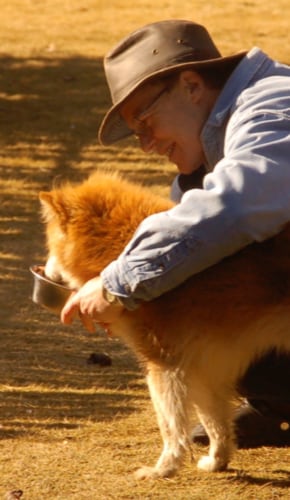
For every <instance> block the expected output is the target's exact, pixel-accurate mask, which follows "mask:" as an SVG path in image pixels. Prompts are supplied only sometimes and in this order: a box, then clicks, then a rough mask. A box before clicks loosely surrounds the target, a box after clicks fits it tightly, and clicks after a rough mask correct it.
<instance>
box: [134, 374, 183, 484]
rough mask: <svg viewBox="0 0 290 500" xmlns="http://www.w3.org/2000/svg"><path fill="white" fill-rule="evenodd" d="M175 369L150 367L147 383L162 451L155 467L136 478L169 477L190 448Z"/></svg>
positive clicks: (140, 471) (143, 468) (181, 383)
mask: <svg viewBox="0 0 290 500" xmlns="http://www.w3.org/2000/svg"><path fill="white" fill-rule="evenodd" d="M182 378H183V377H182V374H181V373H180V372H179V371H178V370H171V369H168V368H163V367H160V366H151V367H150V370H149V373H148V376H147V382H148V387H149V391H150V395H151V399H152V402H153V405H154V408H155V411H156V415H157V420H158V424H159V429H160V432H161V436H162V438H163V451H162V453H161V455H160V457H159V459H158V461H157V463H156V465H155V467H142V468H141V469H139V470H138V471H137V472H136V477H137V478H138V479H145V478H158V477H170V476H173V475H174V474H175V473H176V471H177V470H178V468H179V467H180V465H181V463H182V461H183V458H184V455H185V451H186V449H188V448H189V446H190V439H189V419H188V407H187V405H188V399H187V387H186V384H185V383H184V381H183V380H182Z"/></svg>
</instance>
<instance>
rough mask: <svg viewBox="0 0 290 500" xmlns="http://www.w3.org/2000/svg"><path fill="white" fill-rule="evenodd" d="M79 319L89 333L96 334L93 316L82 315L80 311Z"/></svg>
mask: <svg viewBox="0 0 290 500" xmlns="http://www.w3.org/2000/svg"><path fill="white" fill-rule="evenodd" d="M79 317H80V320H81V322H82V324H83V325H84V327H85V328H86V329H87V330H88V332H90V333H95V331H96V324H95V321H94V320H93V318H91V316H88V315H87V314H82V313H81V312H80V311H79Z"/></svg>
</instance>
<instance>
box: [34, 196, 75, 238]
mask: <svg viewBox="0 0 290 500" xmlns="http://www.w3.org/2000/svg"><path fill="white" fill-rule="evenodd" d="M39 200H40V204H41V214H42V217H43V219H44V221H45V222H46V223H48V222H51V221H53V220H58V222H59V224H60V226H61V228H62V229H63V230H64V229H65V227H66V225H67V222H68V219H69V212H68V208H67V207H66V204H65V201H64V200H63V199H62V198H61V197H60V196H59V195H58V193H57V192H55V191H40V193H39Z"/></svg>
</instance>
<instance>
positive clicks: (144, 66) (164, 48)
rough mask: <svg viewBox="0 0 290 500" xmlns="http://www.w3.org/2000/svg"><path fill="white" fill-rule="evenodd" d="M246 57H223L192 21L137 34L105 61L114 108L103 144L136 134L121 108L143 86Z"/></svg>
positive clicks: (103, 127) (102, 131) (103, 133)
mask: <svg viewBox="0 0 290 500" xmlns="http://www.w3.org/2000/svg"><path fill="white" fill-rule="evenodd" d="M243 54H245V52H244V53H239V54H235V55H231V56H227V57H222V55H221V54H220V52H219V50H218V49H217V47H216V46H215V44H214V42H213V40H212V39H211V37H210V35H209V33H208V32H207V30H206V29H205V28H204V27H203V26H201V25H200V24H196V23H193V22H190V21H183V20H168V21H160V22H156V23H152V24H148V25H146V26H144V27H143V28H140V29H138V30H137V31H134V32H133V33H131V34H130V35H129V36H128V37H126V38H124V39H123V40H122V41H121V42H120V43H119V44H118V45H117V46H116V47H114V48H113V50H112V51H111V52H109V53H108V54H107V56H106V57H105V58H104V69H105V74H106V78H107V82H108V85H109V89H110V92H111V98H112V104H113V105H112V107H111V108H110V109H109V111H108V112H107V114H106V115H105V117H104V119H103V122H102V124H101V126H100V129H99V140H100V142H101V143H102V144H104V145H109V144H112V143H114V142H116V141H118V140H120V139H124V138H125V137H127V136H129V135H131V134H132V130H130V129H129V128H128V126H127V125H126V122H125V121H124V119H123V118H122V117H121V115H120V113H119V108H120V106H121V105H122V104H123V103H124V101H125V100H126V99H128V97H129V96H130V95H131V94H132V93H133V92H134V91H136V90H137V89H138V88H139V87H141V85H144V84H145V83H147V82H149V81H151V80H152V79H154V78H158V77H159V76H163V75H166V74H167V73H170V72H173V71H174V70H178V69H183V68H189V67H204V66H208V65H221V64H224V63H229V62H230V61H234V60H236V59H237V60H238V59H241V57H242V55H243Z"/></svg>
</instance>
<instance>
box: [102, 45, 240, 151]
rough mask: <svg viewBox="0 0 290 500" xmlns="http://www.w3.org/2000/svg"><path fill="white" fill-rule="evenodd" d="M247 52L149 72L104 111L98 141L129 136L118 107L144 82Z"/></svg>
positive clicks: (230, 59)
mask: <svg viewBox="0 0 290 500" xmlns="http://www.w3.org/2000/svg"><path fill="white" fill-rule="evenodd" d="M246 54H247V52H246V51H243V52H239V53H238V54H234V55H231V56H226V57H217V58H215V59H207V60H205V61H196V62H194V61H190V62H186V63H180V64H175V65H174V66H169V67H168V66H167V67H166V68H164V69H161V70H158V71H155V72H154V73H151V74H150V75H149V76H148V77H146V78H144V79H143V80H141V81H139V82H138V83H137V84H136V85H135V86H134V87H132V88H131V90H130V93H129V94H128V95H126V96H125V97H124V98H123V99H121V100H120V101H119V102H116V103H115V104H114V105H113V106H112V107H111V108H110V109H109V111H108V112H107V113H106V115H105V117H104V118H103V121H102V123H101V125H100V128H99V132H98V139H99V141H100V143H101V144H102V145H104V146H109V145H110V144H113V143H114V142H117V141H120V140H121V139H125V138H126V137H129V136H130V135H132V134H133V133H134V132H133V131H132V130H131V129H129V127H128V126H127V124H126V122H125V120H124V119H123V118H122V116H121V115H120V113H119V109H120V107H121V106H122V105H123V104H124V102H125V101H126V100H127V99H128V98H129V97H130V96H131V95H132V94H133V92H135V91H136V90H137V89H138V88H139V87H141V86H143V85H144V84H145V83H149V82H150V81H151V80H153V79H155V78H156V77H158V76H165V75H166V74H169V73H172V72H173V71H175V70H181V69H186V68H196V69H198V68H203V67H206V66H212V67H214V66H222V65H224V64H228V63H231V62H234V61H237V62H238V61H239V60H241V59H242V58H243V57H244V56H245V55H246Z"/></svg>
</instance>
